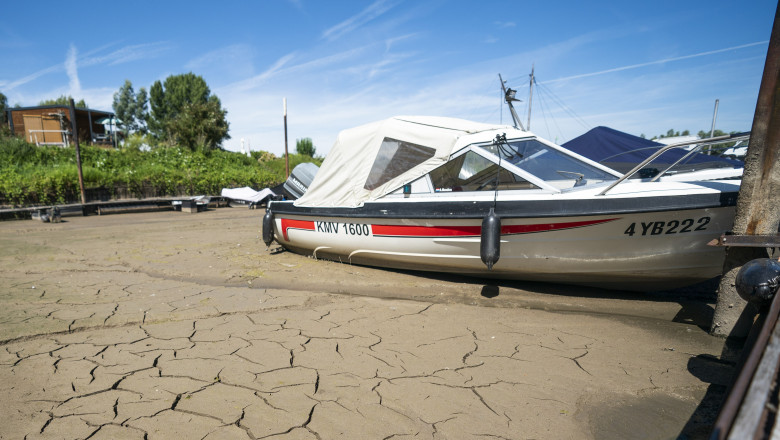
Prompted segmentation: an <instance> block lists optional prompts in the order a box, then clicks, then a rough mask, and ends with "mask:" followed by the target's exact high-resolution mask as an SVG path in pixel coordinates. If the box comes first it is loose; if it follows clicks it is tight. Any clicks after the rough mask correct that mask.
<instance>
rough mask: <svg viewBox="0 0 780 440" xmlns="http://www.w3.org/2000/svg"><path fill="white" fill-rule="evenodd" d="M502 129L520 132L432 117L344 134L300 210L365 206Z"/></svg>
mask: <svg viewBox="0 0 780 440" xmlns="http://www.w3.org/2000/svg"><path fill="white" fill-rule="evenodd" d="M498 129H503V130H506V131H509V130H515V129H514V128H513V127H510V126H506V125H490V124H482V123H479V122H471V121H466V120H463V119H453V118H443V117H429V116H397V117H394V118H390V119H386V120H383V121H378V122H372V123H369V124H366V125H362V126H359V127H356V128H351V129H348V130H344V131H342V132H341V133H339V136H338V138H337V139H336V143H335V144H333V148H331V150H330V153H328V156H327V158H326V159H325V161H324V162H323V163H322V166H321V167H320V170H319V171H318V172H317V175H316V176H315V177H314V180H313V181H312V183H311V185H310V186H309V189H308V190H307V191H306V193H305V194H304V195H303V196H302V197H301V198H300V199H298V200H296V201H295V206H306V207H350V208H354V207H358V206H362V205H363V203H365V202H367V201H372V200H376V199H378V198H380V197H382V196H384V195H386V194H389V193H390V192H392V191H394V190H396V189H398V188H400V187H401V186H403V185H404V184H406V183H409V182H411V181H413V180H415V179H417V178H418V177H421V176H423V175H425V174H426V173H428V172H429V171H431V170H432V169H434V168H436V167H438V166H439V165H441V164H443V163H445V162H447V160H449V157H450V154H451V153H453V152H454V150H455V148H456V147H460V146H465V145H467V143H466V141H465V140H464V136H468V135H470V134H474V133H479V132H483V131H490V130H498ZM459 140H461V142H458V141H459Z"/></svg>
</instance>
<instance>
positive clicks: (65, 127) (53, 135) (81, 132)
mask: <svg viewBox="0 0 780 440" xmlns="http://www.w3.org/2000/svg"><path fill="white" fill-rule="evenodd" d="M6 111H7V113H8V114H7V116H8V125H9V126H10V128H11V132H12V133H13V134H15V135H16V136H19V137H23V138H25V139H26V140H27V142H30V143H34V144H37V145H62V146H67V145H70V144H71V143H72V142H73V141H74V138H73V125H72V123H71V112H70V107H69V106H67V105H42V106H37V107H17V108H9V109H7V110H6ZM75 114H76V115H75V116H76V126H77V128H78V139H79V142H80V143H89V144H103V145H114V146H116V139H115V137H114V136H112V132H111V131H107V130H106V125H104V124H107V125H109V127H111V126H113V125H114V124H109V123H110V122H115V121H116V115H114V113H111V112H105V111H100V110H92V109H85V108H76V109H75Z"/></svg>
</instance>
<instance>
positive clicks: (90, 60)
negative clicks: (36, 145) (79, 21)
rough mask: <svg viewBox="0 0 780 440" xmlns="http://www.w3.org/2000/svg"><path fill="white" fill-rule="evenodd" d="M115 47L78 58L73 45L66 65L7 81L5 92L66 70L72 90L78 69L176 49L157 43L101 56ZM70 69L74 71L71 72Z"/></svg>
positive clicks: (136, 58)
mask: <svg viewBox="0 0 780 440" xmlns="http://www.w3.org/2000/svg"><path fill="white" fill-rule="evenodd" d="M113 45H115V43H109V44H106V45H104V46H101V47H98V48H96V49H92V50H90V51H88V52H86V53H84V54H82V55H81V56H80V57H78V56H77V54H78V52H77V50H76V48H75V47H74V46H73V45H71V48H70V49H69V52H68V56H67V59H66V62H65V63H57V64H55V65H53V66H49V67H47V68H45V69H41V70H39V71H37V72H34V73H31V74H29V75H25V76H23V77H21V78H18V79H15V80H6V81H4V82H2V87H3V89H4V90H13V89H15V88H17V87H19V86H22V85H24V84H27V83H29V82H32V81H35V80H36V79H38V78H40V77H42V76H44V75H48V74H50V73H55V72H61V71H62V70H63V69H64V70H65V71H66V73H67V74H68V78H69V79H70V81H71V88H72V87H73V85H74V82H73V78H74V75H75V74H76V73H77V71H76V68H77V67H81V68H84V67H90V66H95V65H101V64H107V65H110V66H112V65H117V64H123V63H129V62H132V61H139V60H143V59H148V58H154V57H157V56H161V55H163V54H164V53H165V52H168V51H170V50H172V49H173V48H174V46H173V45H172V44H171V43H168V42H157V43H147V44H136V45H131V46H125V47H122V48H120V49H117V50H115V51H113V52H109V53H106V54H103V55H99V54H100V53H101V52H104V51H105V50H106V49H108V48H109V47H111V46H113ZM71 52H73V55H72V56H71ZM69 69H73V70H69ZM75 78H76V83H78V77H77V76H75Z"/></svg>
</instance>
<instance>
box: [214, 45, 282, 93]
mask: <svg viewBox="0 0 780 440" xmlns="http://www.w3.org/2000/svg"><path fill="white" fill-rule="evenodd" d="M295 56H296V54H295V52H292V53H289V54H287V55H285V56H283V57H281V58H279V59H278V60H276V62H275V63H274V64H273V65H271V67H269V68H268V69H266V70H265V71H263V72H262V73H260V74H259V75H255V76H253V77H251V78H247V79H244V80H241V81H238V82H236V83H233V84H229V85H227V86H224V87H222V88H221V90H222V91H226V92H228V93H231V92H232V93H239V92H244V91H247V90H250V89H253V88H255V87H257V86H259V85H261V84H263V83H265V82H266V81H268V80H269V79H271V78H273V77H274V76H275V75H277V74H278V73H279V72H280V71H281V70H282V68H283V67H284V66H285V65H287V64H288V63H289V62H290V61H291V60H293V59H294V58H295Z"/></svg>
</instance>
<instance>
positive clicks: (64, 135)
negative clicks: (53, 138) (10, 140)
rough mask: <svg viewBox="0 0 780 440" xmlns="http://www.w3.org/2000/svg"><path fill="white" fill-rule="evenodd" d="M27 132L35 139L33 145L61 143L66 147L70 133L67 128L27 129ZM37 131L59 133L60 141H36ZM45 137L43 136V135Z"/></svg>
mask: <svg viewBox="0 0 780 440" xmlns="http://www.w3.org/2000/svg"><path fill="white" fill-rule="evenodd" d="M27 132H28V133H29V134H30V135H31V136H32V137H33V138H34V139H35V145H62V146H63V147H67V146H68V145H69V144H68V135H69V134H70V132H69V131H67V130H32V129H31V130H27ZM37 133H60V135H61V136H62V142H45V141H43V142H39V141H38V135H37ZM44 139H45V136H44Z"/></svg>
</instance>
